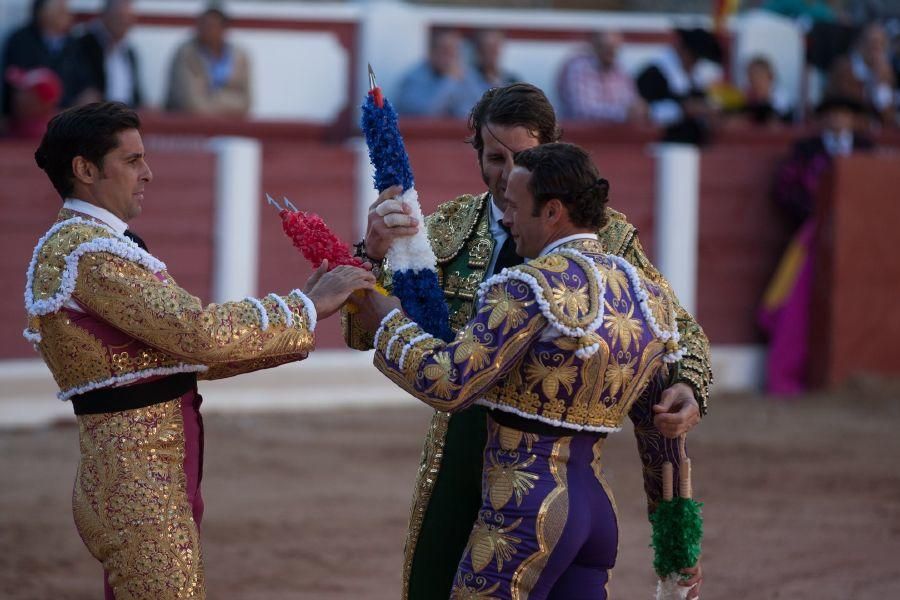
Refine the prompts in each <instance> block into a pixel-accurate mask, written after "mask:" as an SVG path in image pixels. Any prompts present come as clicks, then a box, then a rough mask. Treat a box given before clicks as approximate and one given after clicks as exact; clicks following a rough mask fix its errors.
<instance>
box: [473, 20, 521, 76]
mask: <svg viewBox="0 0 900 600" xmlns="http://www.w3.org/2000/svg"><path fill="white" fill-rule="evenodd" d="M503 42H504V36H503V33H502V32H500V31H497V30H496V29H483V30H481V31H479V32H478V33H477V34H476V35H475V71H476V72H477V74H478V76H479V77H480V78H481V86H482V91H487V90H489V89H491V88H495V87H503V86H507V85H510V84H513V83H516V82H517V81H521V79H520V78H519V77H518V76H517V75H514V74H512V73H510V72H509V71H504V70H503V68H502V67H501V66H500V53H501V52H502V50H503Z"/></svg>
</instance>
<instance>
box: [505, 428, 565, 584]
mask: <svg viewBox="0 0 900 600" xmlns="http://www.w3.org/2000/svg"><path fill="white" fill-rule="evenodd" d="M571 441H572V438H570V437H563V438H559V440H557V441H556V443H554V444H553V451H552V452H551V454H550V460H549V463H550V473H551V474H552V475H553V479H554V480H555V481H556V487H555V488H554V489H553V491H552V492H550V493H549V494H548V495H547V497H546V498H544V501H543V502H542V503H541V508H540V509H539V510H538V516H537V522H536V523H535V535H536V536H537V542H538V550H537V552H535V553H534V554H532V555H531V556H529V557H528V558H526V559H525V560H524V561H522V564H521V565H519V568H518V569H516V572H515V573H513V576H512V582H511V584H510V592H511V598H512V600H528V596H529V594H531V590H532V589H534V586H535V584H536V583H537V581H538V578H539V577H540V576H541V572H542V571H543V570H544V567H546V566H547V561H548V560H549V558H550V554H551V553H552V552H553V550H554V549H555V548H556V544H557V543H559V540H560V538H561V537H562V533H563V529H564V528H565V526H566V521H567V520H568V518H569V490H568V480H567V464H568V462H569V445H570V443H571Z"/></svg>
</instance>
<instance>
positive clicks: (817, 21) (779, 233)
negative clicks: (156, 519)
mask: <svg viewBox="0 0 900 600" xmlns="http://www.w3.org/2000/svg"><path fill="white" fill-rule="evenodd" d="M531 9H535V10H531ZM569 9H572V10H569ZM0 19H3V20H2V21H0V42H2V43H0V45H2V58H0V60H2V66H0V80H2V117H0V151H4V148H5V149H6V150H5V151H6V152H8V155H9V156H13V155H16V156H18V155H21V154H23V153H24V154H28V153H27V152H26V151H25V150H27V148H26V146H27V144H29V143H33V142H32V141H29V140H36V139H37V138H39V137H40V136H41V134H42V133H43V131H44V128H45V126H46V123H47V121H48V120H49V119H50V118H51V117H52V116H53V115H54V114H56V113H57V112H58V111H60V110H62V109H65V108H67V107H70V106H74V105H77V104H81V103H85V102H91V101H96V100H101V99H106V100H117V101H121V102H124V103H126V104H128V105H130V106H133V107H136V108H138V109H140V110H141V112H142V114H143V116H144V118H145V130H147V131H148V132H149V133H150V134H151V137H150V142H151V143H150V145H151V147H153V148H156V149H158V148H160V147H162V146H161V144H162V145H163V146H165V147H167V148H176V149H177V148H185V147H186V145H190V143H191V141H192V140H197V139H203V140H206V139H208V138H209V137H211V136H216V135H220V134H229V135H240V136H245V137H249V138H256V139H259V140H260V142H261V143H262V145H263V152H264V156H265V164H264V166H263V168H262V174H261V178H262V181H263V185H264V186H278V187H280V188H281V189H283V190H285V191H287V192H291V191H293V190H303V191H305V190H306V189H307V188H309V187H310V186H311V185H312V186H316V185H319V184H317V183H310V182H315V181H319V180H320V179H321V180H322V182H323V183H322V184H321V185H322V188H321V192H320V193H319V199H320V200H321V201H322V202H324V203H326V204H327V207H326V208H324V209H323V210H326V211H327V210H330V207H331V206H342V207H343V208H344V209H345V213H344V214H342V215H339V216H338V217H334V218H341V219H346V220H347V221H348V223H347V225H346V228H347V229H346V232H345V233H344V234H343V235H345V236H346V237H348V238H355V237H357V235H358V233H359V232H358V231H357V229H358V227H353V226H352V225H351V222H352V217H347V216H346V208H347V202H348V197H352V196H353V195H355V196H356V200H355V204H357V205H359V206H363V205H365V204H366V203H367V202H368V201H370V200H371V198H368V197H367V196H365V192H363V193H360V189H363V190H365V189H366V186H367V182H366V176H365V174H362V175H360V174H359V173H356V175H354V177H357V180H358V181H362V182H363V184H362V187H357V188H356V189H354V188H353V185H354V184H353V183H350V184H347V183H345V182H344V180H343V179H342V180H341V181H342V183H340V184H337V183H335V182H336V181H337V180H336V179H335V178H338V177H343V178H345V179H346V177H347V175H348V174H349V173H350V172H351V171H353V172H354V173H355V171H356V170H357V167H356V166H354V165H355V164H356V163H354V159H353V158H352V156H350V155H349V154H347V152H346V151H345V150H344V149H337V148H338V147H339V144H342V143H344V142H347V141H348V140H353V139H354V138H355V137H356V136H358V135H359V133H358V128H357V127H356V124H355V123H356V114H355V111H356V107H357V106H358V105H359V101H360V100H361V99H362V96H363V93H364V89H365V79H364V76H363V73H364V69H365V65H366V63H367V62H372V63H373V64H374V66H375V70H376V73H377V74H378V77H379V83H380V84H381V85H382V87H383V88H384V90H385V92H386V94H387V96H388V98H389V99H390V100H391V101H392V102H393V104H394V105H395V107H396V108H397V110H398V112H399V113H400V115H401V118H402V119H401V125H402V126H403V127H404V133H405V135H407V134H409V135H411V138H408V142H409V144H411V145H412V146H413V149H412V150H411V152H410V154H411V156H412V158H413V160H414V162H415V163H416V169H417V180H418V181H419V182H422V186H424V187H423V188H422V189H425V191H426V192H431V193H430V194H427V198H426V200H425V204H426V205H427V204H429V203H431V204H432V205H436V203H437V202H439V201H442V200H446V199H447V198H449V197H452V195H455V194H459V193H463V192H475V191H477V188H473V187H471V186H473V185H474V186H477V185H479V182H478V180H477V179H474V178H473V177H472V176H473V175H475V173H474V172H472V171H471V170H470V167H471V163H470V161H471V158H470V157H469V155H468V154H466V152H465V150H458V149H455V148H458V146H459V141H460V140H461V139H464V136H465V126H464V124H465V119H466V117H467V116H468V113H469V111H470V109H471V107H472V106H473V105H474V104H475V102H476V101H477V100H478V98H479V97H480V96H481V95H482V94H483V93H484V92H485V91H486V90H488V89H489V88H492V87H496V86H502V85H507V84H509V83H513V82H517V81H526V82H529V83H534V84H535V85H538V86H540V87H541V88H542V89H544V90H545V92H546V93H547V95H548V97H549V99H550V100H551V102H552V103H553V105H554V107H555V109H556V112H557V116H558V117H559V119H560V121H561V123H562V125H563V131H564V139H568V140H570V141H576V142H578V143H581V144H584V145H586V146H588V147H589V148H590V149H591V151H592V152H595V155H597V154H599V156H598V157H597V158H598V163H599V164H600V165H601V168H604V169H609V172H610V173H611V174H612V176H613V177H614V178H615V179H614V180H613V179H611V180H612V181H613V182H614V186H617V187H616V189H617V190H619V195H618V208H621V209H622V210H624V211H625V212H626V213H627V214H628V215H629V218H632V217H633V220H634V222H635V223H636V224H638V225H639V226H641V227H642V228H643V229H642V239H644V240H645V242H648V245H650V246H652V243H649V239H648V238H649V237H650V235H651V233H650V232H652V231H653V229H654V228H656V227H657V226H658V225H659V224H658V223H655V222H654V218H653V208H652V202H653V199H652V193H653V192H651V191H648V186H652V185H653V183H652V182H651V183H648V181H647V180H648V178H650V176H649V175H648V173H647V170H648V169H649V168H651V167H648V165H647V164H646V161H645V160H644V156H645V155H646V148H647V147H648V145H649V144H652V143H653V142H656V141H663V142H676V143H683V144H688V145H691V146H694V147H697V148H699V149H701V151H702V152H703V153H704V154H703V159H702V160H703V162H704V165H706V164H719V163H716V161H721V165H723V166H722V168H721V169H719V171H718V172H717V171H716V169H709V168H707V167H706V166H704V167H703V169H704V170H703V173H702V175H701V176H700V184H699V185H700V188H701V190H700V193H701V195H702V196H703V198H702V199H703V205H702V206H701V211H702V214H701V215H700V226H699V236H698V240H699V241H698V245H699V248H700V252H699V255H700V257H699V267H698V269H699V272H700V280H701V284H703V283H704V281H705V284H704V285H705V292H704V294H698V306H697V307H696V311H697V312H698V316H699V318H700V321H701V322H702V323H705V324H708V331H709V332H710V338H711V340H712V341H713V343H714V344H719V345H720V346H725V345H730V346H731V347H737V346H741V347H755V346H754V344H757V345H761V342H762V341H763V340H764V339H766V338H768V341H769V343H770V347H769V349H770V351H769V353H768V355H767V359H759V360H758V361H757V362H762V360H768V377H767V382H768V387H769V391H771V392H775V393H795V392H798V391H802V390H803V389H805V388H806V385H807V381H808V373H807V371H808V362H809V359H808V356H809V352H808V342H809V339H810V335H811V329H813V328H814V327H813V326H812V325H811V322H810V306H811V303H812V302H813V300H812V298H813V295H814V294H813V279H814V277H813V274H812V269H813V264H812V258H813V257H814V256H815V255H816V254H817V253H819V252H818V250H816V249H815V248H814V245H815V243H816V242H815V239H816V238H815V227H816V226H815V214H816V205H817V202H819V196H820V194H821V187H822V181H823V179H824V178H825V177H826V176H827V174H828V173H829V172H830V170H831V167H832V164H833V163H834V161H835V159H836V158H837V157H845V156H849V155H853V154H859V153H870V151H872V150H873V149H876V148H882V149H890V148H896V147H898V146H900V87H898V81H900V0H654V1H649V0H646V1H645V0H484V1H482V0H479V1H477V2H476V1H474V0H444V1H439V0H411V1H409V2H401V1H398V0H359V1H349V0H347V1H343V2H341V1H333V2H301V1H299V0H255V1H252V0H245V1H242V2H240V1H235V2H219V1H213V2H206V1H205V0H204V1H201V0H192V1H190V2H182V1H177V2H175V1H172V0H0ZM423 124H424V125H423ZM317 128H318V129H317ZM154 135H156V136H157V137H155V138H154V137H153V136H154ZM160 135H161V137H160ZM17 143H18V144H20V145H21V148H24V150H22V149H19V148H20V146H14V144H17ZM617 143H623V144H625V145H619V146H616V145H615V144H617ZM4 144H6V145H5V146H4ZM166 144H168V145H166ZM629 144H630V145H629ZM416 147H420V148H423V149H418V150H417V149H415V148H416ZM451 147H452V148H451ZM716 153H718V154H716ZM300 157H303V158H300ZM752 157H755V158H752ZM291 159H293V162H292V160H291ZM156 160H157V162H155V164H162V162H161V161H162V158H157V159H156ZM172 160H173V164H174V162H176V161H175V160H174V159H172ZM753 161H756V163H754V162H753ZM10 164H12V163H10ZM199 164H200V163H199V162H198V163H196V164H195V168H194V170H193V171H192V172H191V173H189V174H185V175H183V177H184V181H188V180H190V181H191V182H193V183H192V185H197V186H206V187H209V186H211V185H212V184H211V183H210V179H211V178H210V175H209V174H204V173H202V172H201V171H200V170H199V167H197V166H196V165H199ZM303 168H307V169H308V171H309V172H308V173H307V172H304V171H303ZM332 169H333V170H335V171H336V172H339V173H338V174H335V175H333V176H332V175H330V173H331V170H332ZM329 177H332V179H328V178H329ZM718 178H722V179H724V180H725V181H723V182H719V179H718ZM325 180H327V185H326V184H325V183H324V182H325ZM866 180H869V182H871V178H867V177H865V176H861V177H860V182H865V181H866ZM473 182H474V183H473ZM860 182H855V183H854V185H856V186H858V185H859V184H860ZM17 185H21V186H25V185H26V184H25V183H24V180H22V182H21V183H19V184H17ZM342 185H346V186H347V189H343V188H341V187H340V186H342ZM429 186H431V187H430V188H429ZM464 186H465V187H464ZM851 187H852V186H851ZM185 189H187V188H186V187H185V186H183V185H182V186H181V189H179V190H175V191H173V192H172V193H173V194H175V195H176V196H177V195H178V194H182V195H184V196H185V198H184V199H183V200H179V202H180V204H179V206H186V204H185V202H193V203H195V204H196V206H197V207H199V206H200V204H199V201H198V200H196V198H197V194H194V196H193V197H192V198H190V199H188V198H187V194H186V192H185V191H184V190H185ZM315 189H317V190H319V188H315ZM658 189H659V188H658V187H657V191H658ZM435 190H436V191H435ZM16 193H17V192H15V191H14V190H13V189H12V188H10V190H8V194H7V195H8V196H9V197H13V196H15V195H16ZM215 198H218V196H215ZM367 198H368V199H367ZM216 202H218V200H217V199H216V200H214V201H213V205H215V203H216ZM342 203H343V204H342ZM726 203H727V204H726ZM762 204H765V205H766V207H762V206H761V205H762ZM359 206H356V207H355V208H354V210H356V209H358V208H359ZM726 206H727V207H728V208H727V209H726V208H725V207H726ZM426 208H428V206H426ZM196 210H198V211H199V210H201V209H200V208H196ZM203 210H206V208H203ZM210 210H211V209H210ZM716 211H719V212H716ZM351 212H352V211H351ZM751 212H752V213H753V215H755V216H754V217H753V218H750V217H748V214H749V213H751ZM23 218H24V217H23ZM753 219H756V221H754V220H753ZM754 223H755V224H754ZM734 224H737V225H734ZM761 224H764V227H765V233H763V234H760V233H759V226H760V225H761ZM738 225H739V226H740V227H742V228H743V229H741V231H740V232H732V233H731V234H730V235H731V237H730V238H726V237H724V234H722V233H721V232H725V231H730V230H729V227H737V226H738ZM343 226H344V225H340V224H339V225H338V229H340V228H341V227H343ZM740 236H743V237H741V238H740V239H742V240H744V242H742V243H746V244H748V246H747V248H744V247H741V246H739V244H738V242H736V241H735V240H736V239H738V238H739V237H740ZM745 238H746V239H745ZM751 239H752V240H753V244H755V246H754V247H753V248H752V249H750V246H749V244H750V243H751V242H750V240H751ZM27 243H28V242H27V241H26V240H23V241H22V246H23V248H24V247H25V246H26V245H27ZM211 243H212V242H210V244H211ZM263 243H265V241H264V242H263ZM210 244H207V245H210ZM29 247H30V246H29ZM178 247H179V248H181V250H182V251H184V246H183V245H179V246H178ZM651 250H652V248H651ZM203 252H204V253H208V252H212V253H213V254H214V253H215V252H217V251H216V250H206V249H204V250H203ZM748 252H752V253H753V254H754V256H753V257H752V259H751V258H747V255H748ZM206 255H207V254H204V256H206ZM779 256H783V257H784V259H783V260H780V262H779V258H778V257H779ZM750 260H752V261H754V262H753V266H752V269H754V270H753V272H752V273H751V272H750V269H751V267H749V266H747V265H745V264H744V263H743V262H741V261H748V262H749V261H750ZM264 263H265V261H261V264H260V266H259V272H260V282H259V285H263V283H266V284H270V283H278V282H279V281H280V280H278V279H277V278H276V275H272V276H271V281H270V280H269V279H267V277H268V276H267V275H266V274H265V273H266V269H267V268H268V267H267V266H266V265H265V264H264ZM720 263H721V266H719V265H720ZM710 265H712V266H710ZM717 269H718V270H717ZM741 269H743V271H741ZM713 272H716V273H720V274H727V275H731V274H738V275H739V277H738V278H736V280H737V279H739V280H740V282H739V283H737V284H734V283H732V284H729V285H738V286H743V287H740V290H739V291H738V292H734V295H739V296H741V297H740V298H732V299H729V298H730V297H729V298H725V297H722V296H720V295H719V294H718V293H716V292H711V291H710V290H712V289H718V288H717V287H715V286H725V284H724V283H718V282H717V283H715V284H714V285H713V287H712V288H711V287H710V284H709V278H710V277H712V275H709V274H710V273H713ZM704 278H706V279H705V280H704ZM198 280H199V281H201V283H200V284H199V287H200V288H201V289H203V286H204V285H206V286H210V285H212V284H210V283H209V280H208V278H207V279H203V278H202V276H200V275H198ZM767 282H768V283H767ZM207 289H208V288H207ZM736 289H737V288H736ZM708 315H713V316H711V317H710V316H708ZM734 323H741V324H740V325H734ZM10 344H11V345H10V347H9V348H7V349H3V352H2V354H3V355H4V356H8V357H16V356H22V355H24V354H25V353H26V352H27V351H28V349H27V348H26V346H25V345H24V344H18V345H15V344H14V343H12V342H10ZM751 370H752V369H751Z"/></svg>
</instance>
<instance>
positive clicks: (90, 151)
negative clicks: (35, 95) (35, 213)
mask: <svg viewBox="0 0 900 600" xmlns="http://www.w3.org/2000/svg"><path fill="white" fill-rule="evenodd" d="M140 128H141V119H140V117H138V115H137V113H136V112H134V111H133V110H131V109H130V108H128V107H127V106H125V105H124V104H122V103H121V102H94V103H92V104H85V105H83V106H78V107H76V108H70V109H69V110H66V111H63V112H61V113H59V114H58V115H56V116H55V117H53V118H52V119H51V120H50V123H49V124H48V125H47V131H46V132H45V133H44V138H43V139H42V140H41V145H40V146H39V147H38V149H37V151H36V152H35V153H34V160H35V162H36V163H37V166H38V167H40V168H41V169H43V170H44V172H46V173H47V177H49V178H50V182H51V183H52V184H53V187H54V188H56V191H57V192H59V195H60V196H62V197H63V198H66V197H67V196H69V195H71V194H72V190H73V187H74V182H73V180H74V178H75V174H74V173H73V171H72V160H73V159H74V158H75V157H76V156H83V157H84V158H85V160H88V161H90V162H92V163H94V164H95V165H97V167H98V168H100V169H102V168H103V157H104V156H106V155H107V154H108V153H109V152H110V151H111V150H114V149H115V148H116V147H117V146H118V145H119V139H118V134H119V132H121V131H125V130H127V129H138V130H140Z"/></svg>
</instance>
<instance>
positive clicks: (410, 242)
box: [386, 188, 437, 272]
mask: <svg viewBox="0 0 900 600" xmlns="http://www.w3.org/2000/svg"><path fill="white" fill-rule="evenodd" d="M399 198H400V200H402V201H403V202H405V203H406V204H408V205H409V207H410V209H411V210H410V213H409V216H410V217H413V218H414V219H416V221H418V223H419V230H418V231H417V232H416V233H415V235H410V236H406V237H401V238H396V239H395V240H394V241H393V243H392V244H391V247H390V249H388V251H387V256H386V258H387V260H388V262H389V263H390V265H391V269H392V270H393V271H395V272H396V271H407V270H409V271H421V270H422V269H428V270H429V271H435V272H436V271H437V258H436V257H435V255H434V250H432V249H431V244H430V243H429V242H428V235H427V234H426V232H425V227H424V223H425V218H424V217H423V216H422V207H421V206H420V205H419V194H418V192H416V188H410V189H408V190H406V191H405V192H403V193H402V194H401V195H400V196H399Z"/></svg>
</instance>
